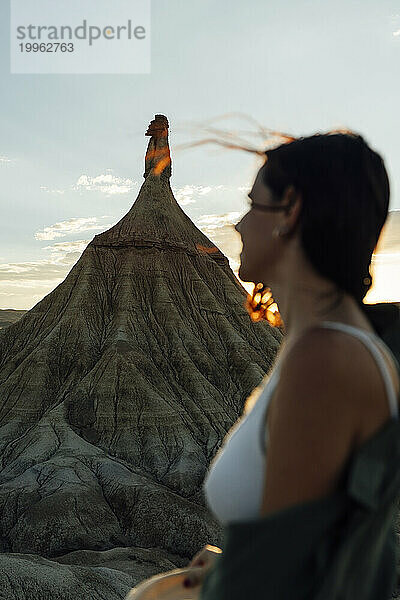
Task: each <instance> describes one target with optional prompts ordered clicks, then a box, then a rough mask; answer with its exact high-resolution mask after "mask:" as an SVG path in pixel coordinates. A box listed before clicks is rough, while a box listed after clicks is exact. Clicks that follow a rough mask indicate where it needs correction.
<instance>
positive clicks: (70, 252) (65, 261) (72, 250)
mask: <svg viewBox="0 0 400 600" xmlns="http://www.w3.org/2000/svg"><path fill="white" fill-rule="evenodd" d="M89 242H90V240H76V241H75V242H57V243H56V244H52V245H51V246H44V248H43V250H49V251H50V253H51V254H50V262H51V264H57V265H67V266H71V265H73V264H74V263H76V261H77V260H78V258H79V257H80V255H81V254H82V252H83V251H84V250H85V248H86V246H87V245H88V244H89Z"/></svg>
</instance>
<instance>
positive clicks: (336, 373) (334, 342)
mask: <svg viewBox="0 0 400 600" xmlns="http://www.w3.org/2000/svg"><path fill="white" fill-rule="evenodd" d="M370 343H375V342H373V341H372V340H371V342H370ZM370 343H365V341H363V340H361V339H360V338H359V337H358V336H356V335H348V333H346V332H345V331H343V330H340V329H336V328H335V329H334V328H324V327H316V328H312V329H310V330H308V331H306V332H305V333H304V335H303V336H302V337H301V338H300V339H298V340H297V342H296V343H295V344H293V346H292V347H291V349H290V351H288V352H287V354H286V355H285V356H284V358H283V360H282V363H281V366H280V381H279V387H280V388H281V391H282V387H283V386H285V388H286V396H290V394H291V393H292V395H293V397H296V395H297V390H299V389H303V390H304V389H308V390H309V394H310V397H309V400H308V404H310V410H315V411H316V412H317V414H320V415H321V418H323V416H324V415H323V412H321V410H320V408H321V402H322V405H323V404H324V403H325V404H326V408H327V409H329V408H330V404H332V403H333V404H334V407H335V409H336V410H339V411H341V412H342V413H343V416H347V418H348V419H349V420H350V421H352V422H353V424H354V428H355V430H357V431H358V433H357V436H358V437H359V438H360V441H362V440H363V439H365V437H367V436H368V435H369V434H370V433H371V432H372V431H373V430H374V429H376V428H377V427H378V426H380V425H381V424H382V423H383V422H384V421H385V420H386V419H387V418H388V417H389V416H390V410H389V409H390V407H389V403H388V398H387V389H386V387H385V383H384V381H383V378H382V372H381V367H380V366H379V364H378V363H377V361H376V358H375V357H374V356H373V354H372V353H371V349H370V348H368V345H370ZM397 383H398V382H397ZM396 391H397V394H398V388H397V390H396ZM314 403H315V406H314ZM327 414H328V413H327Z"/></svg>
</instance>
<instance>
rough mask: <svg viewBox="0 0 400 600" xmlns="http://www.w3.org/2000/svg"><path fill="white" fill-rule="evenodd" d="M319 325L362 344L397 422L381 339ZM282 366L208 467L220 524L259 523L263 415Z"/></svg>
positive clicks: (209, 494) (208, 489)
mask: <svg viewBox="0 0 400 600" xmlns="http://www.w3.org/2000/svg"><path fill="white" fill-rule="evenodd" d="M319 325H322V326H325V327H330V328H333V329H335V328H336V329H340V330H342V331H345V332H348V333H350V334H353V335H355V336H356V337H358V338H359V339H360V340H362V341H364V342H365V344H366V346H367V347H368V348H369V350H370V351H371V353H372V355H373V356H374V358H375V359H376V362H377V364H378V366H379V368H380V369H381V372H382V376H383V379H384V381H385V386H386V389H387V394H388V401H389V406H390V412H391V415H392V417H393V418H399V406H398V402H397V398H396V391H395V388H394V383H393V381H392V377H391V374H390V372H389V368H388V366H387V364H386V362H385V360H384V358H383V356H382V353H381V351H380V350H378V348H377V346H380V347H381V348H384V349H386V350H387V352H388V353H389V355H391V356H392V358H393V361H394V363H395V364H396V365H397V360H396V358H395V357H394V356H393V354H392V352H391V350H390V348H388V346H387V345H386V344H385V343H384V342H383V341H382V340H381V338H380V337H379V336H378V335H376V334H374V333H372V332H368V331H365V330H362V329H359V328H358V327H354V326H352V325H347V324H345V323H339V322H336V321H323V322H322V323H319ZM279 366H280V365H279V364H276V365H275V366H274V367H273V369H272V372H271V374H270V375H269V376H266V377H265V378H264V380H263V382H262V383H261V385H260V386H258V388H256V389H257V390H260V391H261V393H260V395H259V396H258V397H257V398H256V402H255V404H254V405H253V407H252V408H250V410H249V411H248V410H246V409H245V411H244V412H243V413H242V416H241V417H240V418H239V419H238V421H236V423H235V424H234V425H233V427H231V429H230V430H229V431H228V433H227V434H226V436H225V438H224V440H223V442H222V445H221V447H220V448H219V450H218V452H217V453H216V455H215V456H214V458H213V460H212V461H211V463H210V466H209V469H208V471H207V474H206V477H205V479H204V483H203V488H204V492H205V497H206V501H207V504H208V506H209V508H210V510H211V512H212V513H213V514H214V515H215V516H216V518H217V519H218V520H219V522H220V523H222V524H226V523H228V522H233V521H242V520H252V519H256V518H259V516H260V510H261V502H262V494H263V486H264V476H265V450H264V448H265V442H266V441H267V439H268V430H267V429H266V427H265V423H264V420H265V418H264V417H265V414H266V410H267V407H268V403H269V400H270V398H271V396H272V393H273V391H274V389H275V387H276V384H277V382H278V379H279Z"/></svg>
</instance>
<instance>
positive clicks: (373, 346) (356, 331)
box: [319, 321, 400, 419]
mask: <svg viewBox="0 0 400 600" xmlns="http://www.w3.org/2000/svg"><path fill="white" fill-rule="evenodd" d="M319 325H322V326H323V327H328V328H331V329H340V330H341V331H345V332H347V333H350V334H353V335H355V336H356V337H358V338H359V339H360V340H361V341H363V342H364V343H365V345H366V346H367V347H368V349H369V350H370V352H371V354H372V356H373V357H374V358H375V360H376V362H377V364H378V367H379V368H380V371H381V373H382V377H383V380H384V382H385V387H386V391H387V396H388V401H389V408H390V413H391V415H392V417H393V418H397V419H398V418H399V404H398V400H397V396H396V389H395V387H394V383H393V379H392V376H391V373H390V371H389V367H388V365H387V363H386V361H385V359H384V357H383V353H384V350H383V349H386V350H387V352H388V354H389V355H390V356H391V357H392V359H393V362H394V364H395V365H396V368H397V372H398V373H399V375H400V368H399V364H398V362H397V360H396V357H395V356H394V355H393V353H392V351H391V350H390V348H389V347H388V346H387V345H386V344H385V343H384V342H383V340H381V338H380V337H379V336H378V335H376V334H374V333H372V332H369V331H365V330H364V329H360V328H359V327H354V326H353V325H348V324H347V323H341V322H339V321H322V323H320V324H319ZM378 347H379V348H380V349H378Z"/></svg>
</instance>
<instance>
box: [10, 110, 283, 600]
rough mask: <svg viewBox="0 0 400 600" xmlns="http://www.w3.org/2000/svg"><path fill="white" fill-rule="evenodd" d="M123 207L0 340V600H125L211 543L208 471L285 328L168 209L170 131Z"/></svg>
mask: <svg viewBox="0 0 400 600" xmlns="http://www.w3.org/2000/svg"><path fill="white" fill-rule="evenodd" d="M146 135H149V136H150V141H149V144H148V150H147V154H146V162H145V173H144V177H145V181H144V183H143V185H142V187H141V189H140V192H139V195H138V197H137V199H136V201H135V202H134V204H133V206H132V208H131V210H130V211H129V212H128V213H127V214H126V215H125V216H124V217H123V218H122V219H121V220H120V221H119V222H118V223H117V224H116V225H114V226H113V227H111V229H109V230H108V231H105V232H104V233H101V234H100V235H96V236H95V237H94V239H93V240H92V241H91V242H90V244H89V245H88V246H87V248H86V250H85V251H84V252H83V254H82V256H81V257H80V259H79V260H78V262H77V263H76V264H75V265H74V267H73V268H72V269H71V271H70V273H69V274H68V276H67V277H66V279H65V280H64V281H63V282H62V283H61V284H60V285H58V286H57V287H56V288H55V289H54V290H53V291H52V292H51V293H50V294H48V295H47V296H46V297H45V298H44V299H43V300H41V301H40V302H39V303H38V304H37V305H36V306H35V307H34V308H32V309H31V310H30V311H28V312H27V313H26V314H24V316H23V317H22V318H21V319H20V320H19V321H18V322H16V323H14V324H12V325H10V326H9V327H7V328H6V329H4V330H2V331H0V449H1V471H0V582H1V586H0V598H7V600H22V599H28V598H29V600H39V599H40V600H43V599H47V598H51V599H52V600H61V599H62V600H78V598H79V600H80V599H81V598H83V597H88V598H90V599H91V600H95V599H97V598H99V599H100V598H107V600H113V599H121V598H123V597H124V596H125V594H126V593H127V591H128V589H129V588H130V587H132V586H133V585H135V584H136V583H138V582H139V581H141V580H142V579H144V578H146V577H149V576H150V575H152V574H154V573H157V572H160V571H163V570H169V569H172V568H174V567H176V566H184V565H185V564H187V562H188V560H189V559H190V558H191V557H192V556H193V554H194V553H195V552H196V551H197V550H198V549H199V548H200V547H201V546H202V545H203V544H205V543H207V542H209V543H213V544H218V543H220V542H221V530H220V527H219V526H218V523H216V522H215V521H214V519H213V518H212V516H211V515H210V514H209V512H208V510H207V508H206V506H205V503H204V497H203V494H202V489H201V485H202V481H203V478H204V474H205V470H206V468H207V466H208V464H209V462H210V460H211V459H212V457H213V456H214V454H215V452H216V451H217V449H218V447H219V446H220V444H221V441H222V439H223V437H224V435H225V434H226V432H227V430H228V429H229V428H230V427H231V426H232V424H233V423H234V422H235V421H236V419H237V418H238V416H239V415H240V413H241V412H242V409H243V405H244V401H245V399H246V397H247V396H248V395H249V393H250V392H251V390H252V389H253V388H254V387H255V386H256V385H257V384H259V383H260V381H261V379H262V377H263V376H264V375H265V373H266V372H267V371H268V370H269V368H270V366H271V364H272V362H273V359H274V356H275V353H276V351H277V348H278V346H279V344H280V341H281V338H282V334H281V332H280V331H279V330H277V329H271V328H270V326H269V325H268V324H267V323H266V322H261V323H253V322H252V321H251V319H250V317H249V315H248V314H247V312H246V310H245V308H244V302H245V299H246V292H245V290H244V289H243V287H242V286H241V285H240V283H239V281H238V280H237V279H236V277H235V276H234V274H233V273H232V271H231V269H230V267H229V264H228V261H227V259H226V257H225V256H224V255H223V254H222V253H221V252H220V251H219V250H218V248H216V247H215V245H214V244H213V243H212V242H211V241H210V240H209V239H208V238H207V237H206V236H205V235H203V233H202V232H201V231H199V230H198V229H197V228H196V227H195V225H194V224H193V223H192V221H191V220H190V219H189V217H188V216H187V215H186V214H185V213H184V212H183V211H182V209H181V208H180V206H179V205H178V204H177V202H176V200H175V198H174V196H173V194H172V191H171V187H170V183H169V179H170V175H171V159H170V151H169V146H168V121H167V119H166V118H165V117H163V116H162V115H156V118H155V119H154V120H153V121H152V123H151V124H150V127H149V129H148V131H147V133H146Z"/></svg>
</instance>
